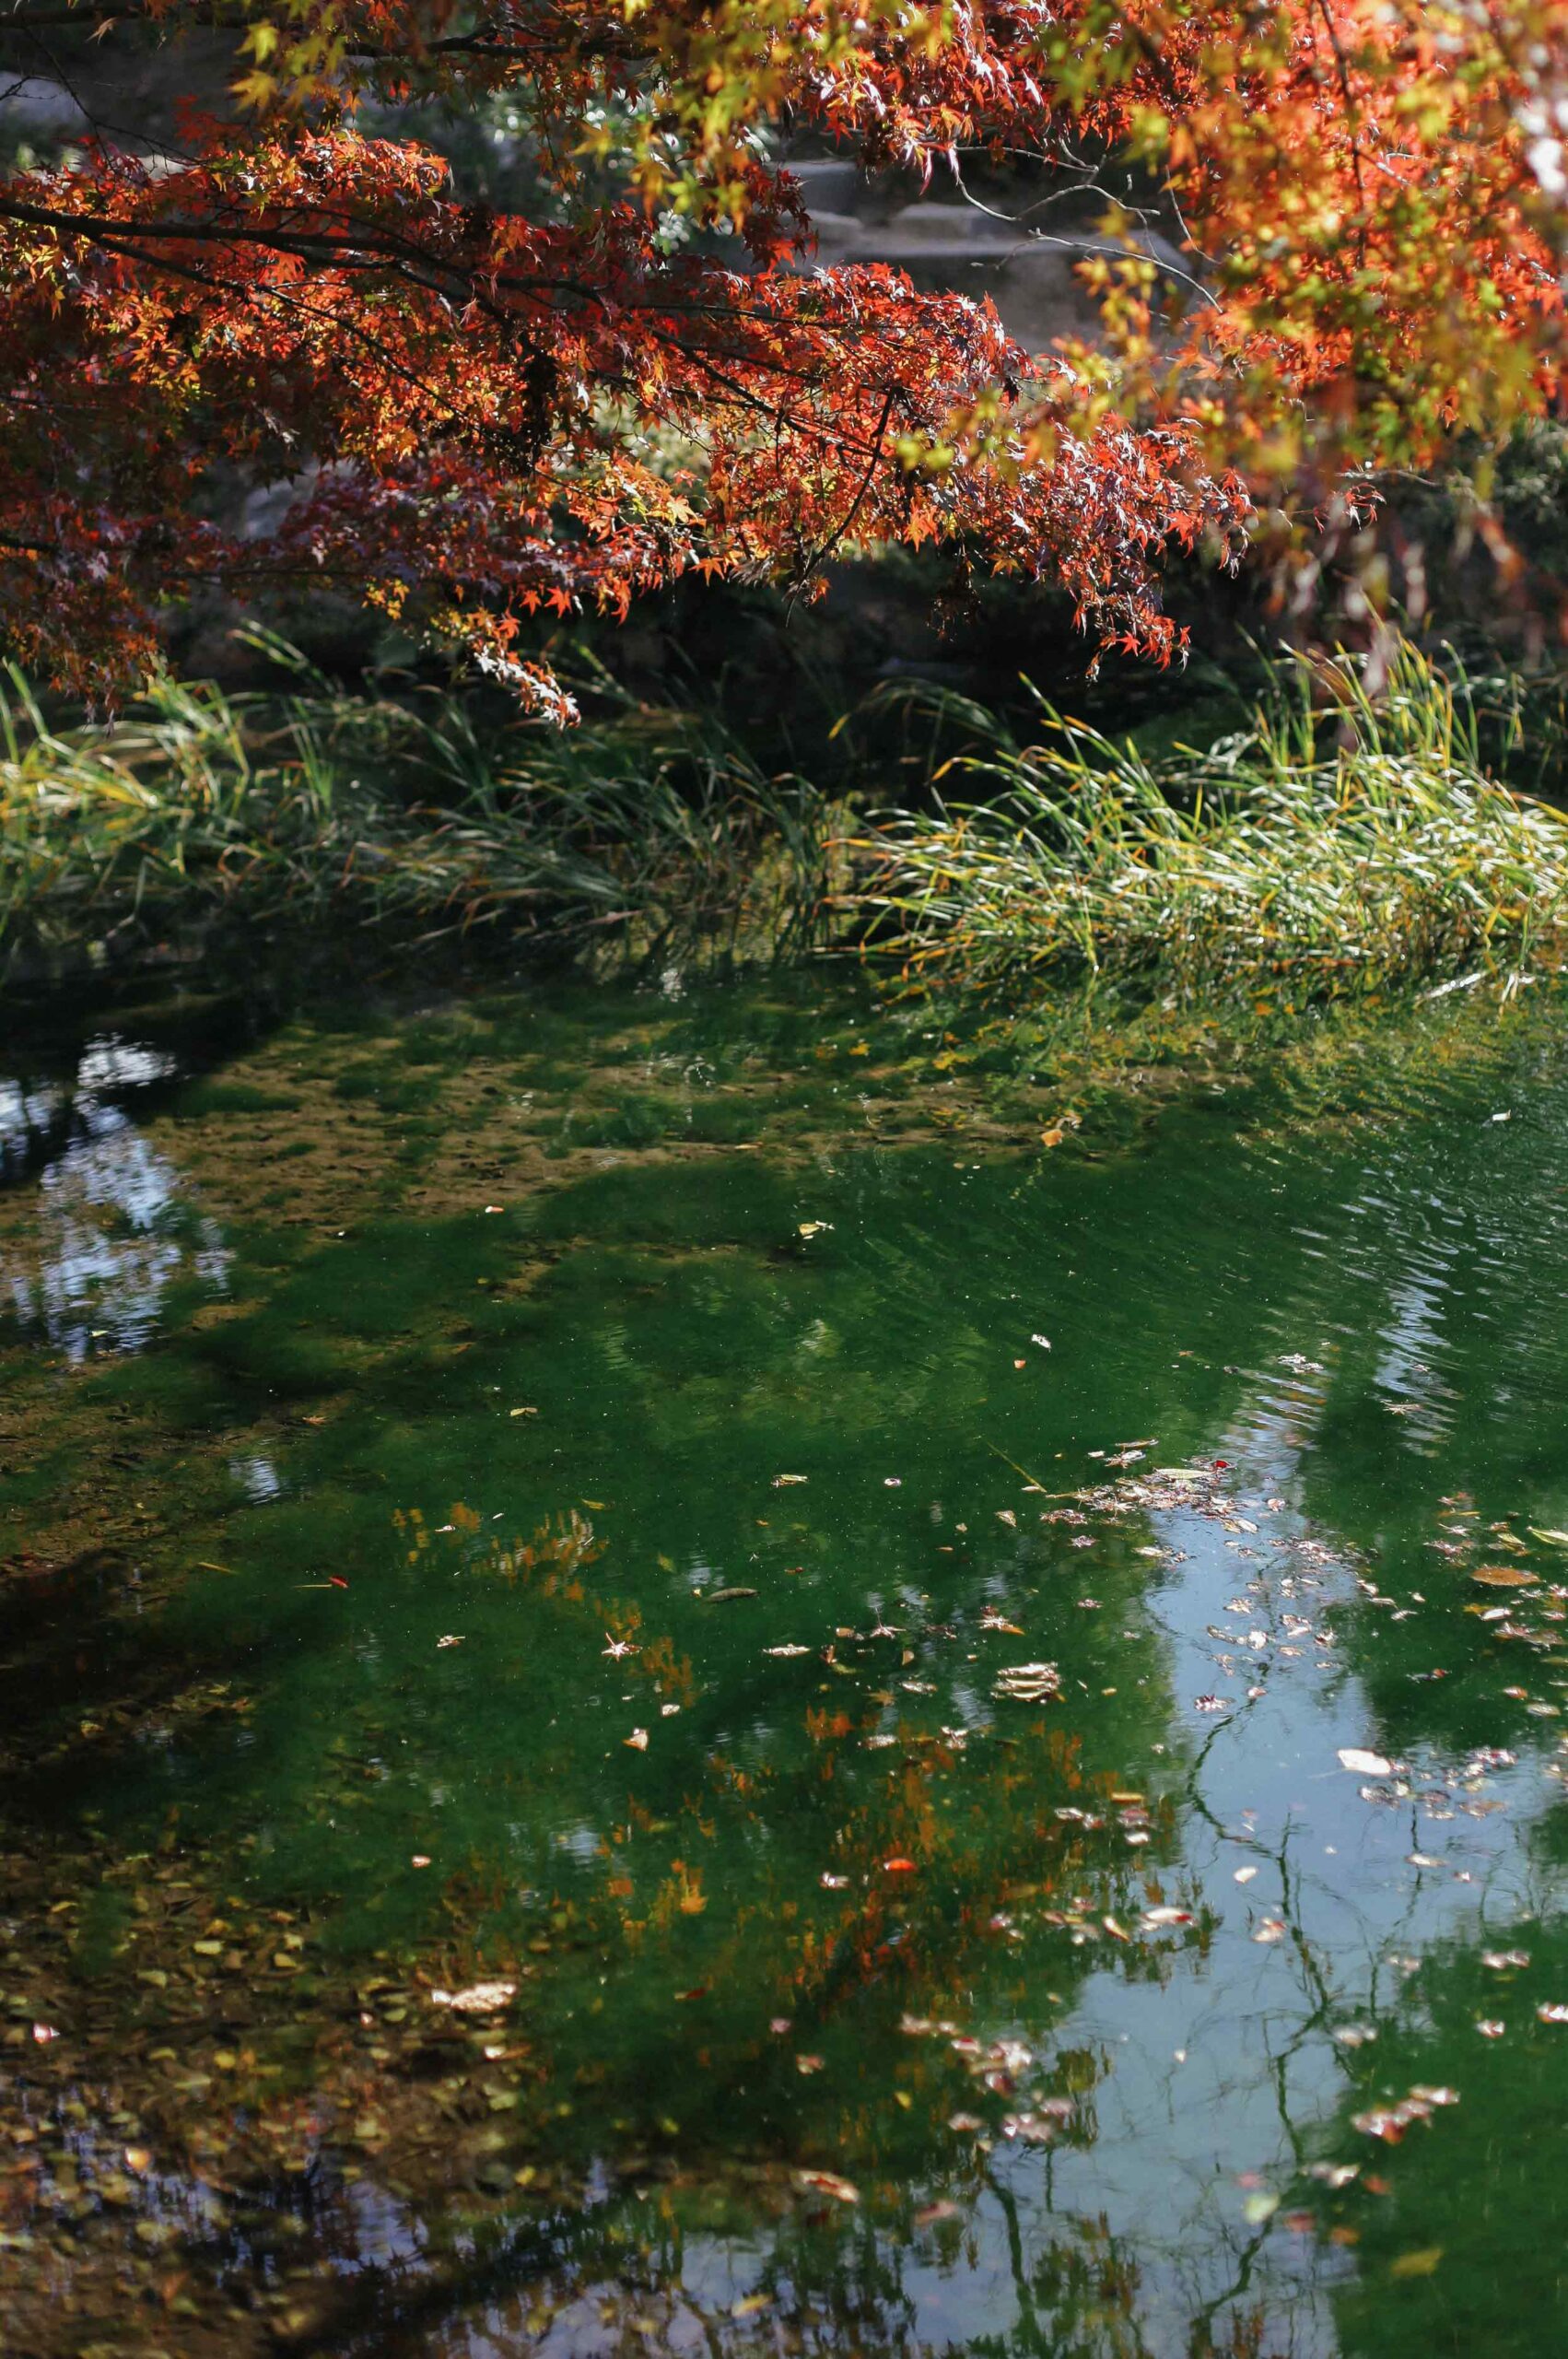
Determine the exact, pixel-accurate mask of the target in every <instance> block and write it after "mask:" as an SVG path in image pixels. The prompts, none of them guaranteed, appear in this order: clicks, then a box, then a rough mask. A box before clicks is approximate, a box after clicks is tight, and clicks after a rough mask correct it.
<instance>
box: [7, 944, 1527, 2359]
mask: <svg viewBox="0 0 1568 2359" xmlns="http://www.w3.org/2000/svg"><path fill="white" fill-rule="evenodd" d="M1356 1021H1357V1023H1358V1024H1360V1025H1362V1028H1361V1029H1356V1028H1354V1027H1352V1025H1351V1024H1350V1023H1349V1022H1348V1021H1347V1023H1346V1025H1345V1026H1344V1027H1343V1028H1342V1029H1341V1031H1340V1032H1339V1033H1337V1034H1336V1033H1334V1032H1333V1031H1332V1028H1331V1027H1329V1028H1328V1029H1324V1028H1321V1027H1320V1028H1318V1029H1316V1030H1315V1031H1313V1032H1311V1033H1310V1034H1309V1033H1308V1032H1306V1031H1305V1030H1304V1031H1303V1032H1302V1033H1301V1035H1300V1036H1299V1037H1298V1038H1295V1039H1287V1040H1284V1041H1283V1043H1282V1044H1281V1042H1280V1041H1278V1040H1277V1041H1276V1043H1275V1045H1274V1047H1273V1049H1272V1050H1271V1051H1270V1054H1269V1055H1268V1056H1267V1057H1265V1055H1264V1054H1263V1052H1262V1050H1259V1049H1256V1048H1255V1049H1254V1050H1253V1051H1251V1052H1250V1053H1249V1052H1244V1051H1243V1050H1240V1049H1239V1048H1233V1049H1231V1050H1225V1049H1224V1046H1223V1043H1218V1044H1217V1043H1216V1040H1215V1039H1214V1037H1213V1033H1212V1028H1211V1029H1210V1031H1209V1032H1208V1033H1206V1034H1205V1035H1204V1036H1203V1037H1202V1038H1201V1039H1199V1038H1197V1037H1196V1036H1195V1037H1194V1038H1193V1039H1191V1040H1189V1041H1188V1054H1187V1055H1186V1058H1185V1062H1184V1061H1183V1060H1182V1059H1181V1058H1178V1057H1176V1054H1175V1053H1174V1050H1172V1048H1171V1044H1170V1042H1167V1043H1166V1044H1165V1049H1164V1051H1163V1052H1162V1053H1161V1054H1155V1053H1154V1052H1153V1050H1151V1047H1150V1043H1149V1041H1148V1039H1144V1040H1143V1041H1142V1042H1141V1043H1140V1044H1134V1045H1132V1046H1129V1044H1127V1043H1125V1042H1124V1043H1122V1044H1120V1045H1119V1046H1117V1044H1115V1043H1105V1042H1102V1043H1099V1044H1097V1045H1095V1046H1094V1049H1093V1052H1092V1053H1089V1052H1087V1051H1086V1050H1084V1046H1083V1040H1082V1036H1077V1037H1076V1038H1075V1039H1073V1040H1071V1041H1070V1040H1068V1039H1067V1038H1066V1036H1065V1035H1064V1037H1063V1038H1062V1039H1056V1040H1054V1041H1053V1040H1051V1039H1043V1037H1042V1036H1041V1035H1040V1034H1038V1033H1036V1036H1034V1037H1032V1038H1030V1039H1024V1038H1023V1036H1022V1034H1020V1035H1018V1036H1017V1037H1016V1038H1015V1039H1013V1042H1012V1048H1011V1050H1008V1051H1007V1052H1006V1053H1004V1051H1003V1047H1002V1045H1001V1044H1000V1042H999V1041H998V1039H996V1038H994V1037H993V1038H989V1039H981V1040H978V1041H976V1040H968V1041H965V1039H963V1038H961V1037H959V1036H957V1035H955V1034H954V1032H953V1031H952V1030H950V1029H949V1030H944V1029H943V1028H942V1027H940V1026H935V1027H933V1025H932V1024H931V1022H930V1020H929V1018H927V1017H925V1016H923V1015H920V1014H919V1013H918V1012H914V1011H908V1010H906V1011H902V1012H895V1013H893V1014H891V1015H884V1016H882V1017H880V1018H879V1017H877V1016H876V1015H874V1012H873V1011H872V1010H871V1009H870V1008H869V1006H868V1005H867V1003H865V1002H864V1001H863V1000H862V999H860V997H858V996H857V995H856V993H855V992H853V991H851V990H848V988H846V989H845V990H843V991H842V992H839V991H838V989H837V986H834V987H832V988H831V989H829V988H827V987H825V986H821V985H819V986H816V987H815V989H814V992H813V993H810V994H808V993H807V992H804V991H801V990H796V989H794V988H793V987H792V986H790V985H788V984H779V983H773V984H769V985H768V986H766V987H757V988H756V989H755V990H752V991H743V990H731V991H725V992H720V991H713V992H696V993H691V994H685V995H683V994H681V993H679V992H666V993H657V992H656V993H651V994H649V993H643V994H635V993H632V992H608V991H607V992H600V993H597V994H589V993H573V992H566V991H557V992H552V993H544V992H535V993H532V994H530V995H524V994H521V993H515V994H508V993H505V992H498V991H494V990H491V991H486V992H481V993H477V994H473V995H470V996H468V997H466V998H461V997H454V998H452V999H450V1000H447V1001H442V1002H439V1003H430V1004H429V1005H427V1006H425V1007H424V1008H422V1009H417V1010H413V1011H409V1010H406V1009H400V1008H399V1007H398V1006H396V1005H395V1004H392V1003H389V1002H387V1001H384V1000H383V1001H381V1002H378V1003H361V1004H356V1005H339V1006H336V1007H334V1008H333V1009H331V1010H328V1011H322V1010H319V1009H312V1008H311V1007H310V1006H309V1005H306V1006H304V1007H296V1008H294V1009H292V1010H289V1009H287V1008H286V1009H284V1010H283V1011H282V1012H280V1013H275V1014H274V1015H269V1016H268V1018H267V1020H266V1021H265V1022H263V1023H257V1022H252V1021H249V1020H244V1019H242V1018H241V1017H240V1016H238V1015H230V1014H228V1013H225V1014H223V1015H222V1016H221V1018H220V1019H215V1020H214V1021H213V1022H211V1023H209V1022H208V1021H207V1018H206V1017H205V1015H203V1014H202V1013H201V1012H200V1011H197V1012H195V1013H194V1014H193V1012H192V1011H191V1010H189V1009H187V1010H185V1011H184V1013H183V1015H181V1018H180V1021H179V1022H176V1021H175V1019H174V1017H173V1016H172V1015H167V1014H164V1015H159V1014H158V1013H157V1012H156V1011H155V1012H151V1013H149V1012H146V1011H144V1013H143V1015H142V1016H141V1017H140V1018H139V1019H137V1020H136V1021H135V1022H134V1021H132V1020H131V1018H130V1016H129V1015H127V1013H126V1012H125V1011H124V1010H119V1011H115V1013H114V1021H113V1023H112V1024H111V1023H109V1022H107V1021H100V1022H99V1023H98V1024H97V1025H96V1026H95V1025H93V1024H90V1023H88V1022H87V1021H86V1019H85V1018H83V1019H78V1018H77V1017H76V1016H75V1015H73V1017H72V1019H71V1022H70V1023H69V1024H64V1025H63V1026H62V1027H61V1029H60V1031H59V1033H58V1034H57V1036H56V1037H55V1038H54V1039H53V1040H51V1039H49V1038H48V1037H47V1034H46V1031H45V1029H43V1028H41V1029H40V1031H39V1034H38V1039H37V1042H36V1043H35V1044H34V1046H33V1048H32V1049H31V1050H29V1062H25V1063H24V1062H22V1061H20V1060H18V1062H17V1065H16V1072H15V1075H14V1078H13V1080H12V1081H11V1082H10V1083H9V1084H8V1085H5V1086H0V1113H4V1120H5V1121H6V1125H7V1128H6V1138H7V1140H8V1141H10V1142H12V1143H13V1144H12V1145H10V1146H8V1148H7V1152H8V1153H10V1154H11V1161H10V1163H9V1164H8V1166H7V1175H6V1176H7V1185H6V1191H5V1192H4V1195H3V1197H0V1285H3V1290H4V1299H5V1300H6V1302H7V1303H8V1305H9V1306H10V1308H9V1312H8V1318H9V1324H8V1326H7V1327H6V1329H5V1330H4V1331H0V1369H3V1372H4V1384H5V1391H4V1394H3V1395H0V1458H3V1460H4V1462H5V1468H6V1478H7V1492H8V1499H7V1507H6V1534H7V1536H6V1542H5V1546H6V1549H7V1551H8V1552H9V1553H8V1555H7V1559H6V1576H5V1588H4V1592H3V1596H4V1605H5V1642H4V1647H3V1649H0V1723H3V1734H0V1748H3V1751H4V1757H5V1766H6V1790H5V1797H4V1803H3V1810H4V1818H5V1832H6V1845H7V1852H8V1856H9V1858H10V1860H11V1861H12V1863H13V1865H12V1873H11V1876H10V1879H9V1882H10V1890H9V1893H8V1896H7V1901H6V1910H5V1916H4V1919H0V2000H3V2003H4V2007H5V2010H6V2013H5V2014H4V2017H3V2020H4V2023H5V2024H6V2026H7V2028H6V2030H5V2031H4V2033H3V2034H0V2038H3V2039H4V2042H5V2045H4V2047H3V2048H0V2073H3V2087H0V2109H3V2112H4V2116H5V2118H6V2125H7V2128H8V2130H9V2131H10V2132H11V2134H12V2137H13V2140H14V2148H13V2151H14V2152H15V2153H16V2154H18V2156H19V2157H20V2162H19V2165H18V2167H17V2168H16V2169H15V2170H13V2171H12V2172H11V2173H10V2174H9V2176H8V2177H6V2180H5V2181H4V2194H3V2196H0V2223H3V2224H0V2237H3V2238H4V2240H5V2241H4V2248H5V2251H6V2256H7V2260H8V2264H9V2266H8V2271H7V2273H8V2277H9V2279H10V2283H9V2284H8V2286H7V2289H6V2292H5V2293H4V2294H3V2295H0V2309H8V2316H6V2321H5V2323H6V2331H7V2332H8V2333H9V2334H10V2335H11V2337H12V2339H13V2340H14V2341H16V2343H17V2346H18V2348H20V2349H25V2350H33V2349H37V2350H38V2351H40V2352H42V2353H54V2352H56V2351H58V2352H60V2353H65V2352H67V2351H69V2352H71V2353H83V2354H85V2353H88V2352H89V2351H92V2352H96V2351H97V2350H98V2349H99V2346H101V2348H102V2349H103V2350H104V2351H105V2352H107V2351H110V2350H113V2351H116V2352H118V2351H121V2350H127V2351H133V2352H146V2353H152V2352H154V2351H157V2350H161V2351H165V2352H173V2351H176V2350H179V2351H181V2352H184V2351H190V2352H192V2353H197V2352H202V2351H205V2350H208V2349H213V2350H216V2349H224V2350H249V2349H252V2348H254V2349H255V2350H257V2351H261V2350H264V2349H277V2348H283V2349H297V2350H300V2351H303V2350H307V2349H310V2350H321V2351H323V2352H325V2351H333V2352H341V2353H360V2352H364V2353H369V2352H371V2351H375V2352H378V2353H380V2352H396V2353H404V2352H407V2353H415V2352H431V2353H451V2354H453V2359H455V2355H456V2354H458V2353H463V2354H469V2353H491V2352H494V2353H503V2352H513V2351H523V2350H527V2351H534V2350H538V2351H542V2352H546V2353H552V2354H567V2353H574V2354H575V2353H582V2354H589V2353H599V2352H605V2353H609V2352H616V2353H619V2352H621V2351H624V2350H626V2351H629V2350H641V2351H646V2350H649V2349H661V2350H662V2349H669V2350H673V2351H684V2350H685V2349H688V2348H689V2349H691V2350H693V2351H696V2350H697V2349H699V2348H701V2349H706V2350H708V2351H719V2352H725V2353H729V2352H734V2353H751V2352H753V2351H758V2352H760V2351H762V2350H764V2349H766V2350H767V2351H770V2352H775V2351H801V2352H807V2351H811V2352H815V2351H821V2352H824V2353H827V2352H849V2351H860V2352H866V2353H882V2352H887V2353H895V2352H896V2353H911V2354H913V2353H928V2352H930V2353H936V2352H952V2351H959V2350H962V2351H965V2352H970V2353H976V2354H982V2353H986V2354H989V2353H1013V2352H1017V2353H1035V2352H1038V2353H1047V2352H1048V2353H1074V2354H1077V2353H1082V2354H1084V2359H1089V2354H1094V2359H1100V2354H1106V2359H1111V2354H1121V2353H1147V2354H1149V2359H1167V2354H1169V2359H1203V2355H1204V2354H1206V2353H1229V2354H1234V2359H1242V2354H1244V2353H1250V2354H1253V2359H1264V2354H1275V2359H1279V2355H1280V2354H1283V2353H1286V2352H1289V2353H1292V2354H1293V2359H1316V2354H1318V2353H1321V2354H1324V2359H1328V2354H1330V2353H1344V2354H1346V2359H1350V2354H1352V2353H1362V2352H1363V2351H1366V2350H1369V2349H1370V2348H1371V2347H1372V2344H1373V2341H1374V2339H1375V2338H1376V2339H1377V2340H1379V2341H1382V2342H1383V2343H1385V2344H1386V2345H1388V2346H1389V2347H1391V2348H1392V2349H1394V2350H1395V2351H1398V2350H1402V2349H1404V2348H1406V2347H1409V2348H1410V2350H1412V2351H1414V2350H1415V2349H1417V2348H1420V2349H1422V2350H1449V2349H1452V2350H1453V2351H1454V2352H1455V2353H1458V2352H1459V2351H1461V2350H1470V2349H1475V2348H1480V2347H1485V2348H1487V2349H1489V2350H1490V2349H1496V2350H1498V2351H1500V2352H1502V2351H1511V2350H1513V2349H1515V2348H1518V2349H1520V2350H1523V2349H1524V2348H1525V2347H1526V2339H1527V2335H1529V2334H1534V2335H1535V2336H1536V2338H1537V2340H1536V2341H1535V2342H1534V2343H1533V2344H1531V2346H1530V2347H1532V2348H1539V2347H1542V2345H1541V2341H1540V2337H1541V2335H1542V2333H1543V2332H1544V2334H1545V2339H1546V2341H1547V2342H1550V2341H1552V2339H1553V2330H1555V2329H1556V2328H1557V2326H1558V2323H1559V2316H1560V2312H1561V2309H1562V2293H1561V2289H1560V2287H1559V2285H1558V2281H1557V2274H1556V2261H1555V2259H1554V2257H1553V2256H1554V2254H1555V2251H1556V2249H1557V2248H1558V2245H1559V2243H1560V2230H1561V2225H1562V2223H1561V2219H1560V2216H1559V2215H1560V2211H1561V2199H1560V2197H1559V2196H1558V2194H1557V2193H1556V2188H1557V2186H1558V2185H1559V2184H1560V2180H1561V2175H1560V2174H1558V2173H1555V2172H1554V2170H1553V2161H1554V2158H1555V2157H1556V2149H1557V2143H1558V2135H1559V2133H1558V2130H1557V2128H1556V2118H1557V2114H1558V2112H1559V2111H1560V2110H1561V2100H1562V2096H1563V2095H1568V2087H1563V2086H1562V2085H1560V2084H1561V2083H1562V2082H1563V2076H1564V2074H1565V2073H1568V2025H1559V2023H1558V2021H1557V2018H1556V2017H1555V2016H1553V2015H1552V2014H1550V2012H1549V2013H1547V2014H1546V2015H1545V2016H1543V2015H1542V2014H1541V2013H1539V2010H1540V2009H1541V2008H1546V2009H1548V2010H1550V2008H1551V2007H1552V2006H1553V2005H1554V2004H1556V2003H1557V2001H1568V1988H1564V1989H1561V1990H1558V1989H1555V1986H1554V1985H1553V1983H1552V1979H1551V1978H1552V1973H1553V1970H1554V1966H1555V1964H1556V1963H1557V1953H1558V1951H1559V1950H1560V1949H1561V1947H1562V1939H1561V1927H1562V1895H1561V1882H1562V1848H1563V1847H1562V1837H1561V1824H1562V1805H1561V1784H1560V1781H1559V1772H1560V1769H1561V1766H1562V1763H1561V1759H1560V1756H1559V1751H1558V1747H1559V1743H1560V1739H1559V1734H1558V1731H1557V1729H1556V1727H1555V1725H1554V1723H1556V1722H1557V1721H1559V1720H1560V1719H1561V1718H1562V1710H1563V1707H1562V1695H1563V1693H1564V1692H1565V1691H1568V1649H1564V1648H1563V1646H1562V1640H1561V1637H1560V1636H1559V1630H1560V1625H1562V1616H1563V1614H1564V1611H1565V1610H1568V1589H1565V1588H1564V1586H1563V1582H1562V1579H1560V1578H1559V1577H1560V1576H1562V1574H1563V1572H1564V1568H1565V1567H1568V1537H1564V1535H1565V1534H1568V1496H1563V1495H1564V1494H1565V1493H1568V1463H1565V1462H1564V1461H1563V1458H1562V1448H1561V1438H1560V1437H1561V1409H1560V1404H1561V1402H1562V1398H1563V1392H1564V1380H1565V1378H1568V1368H1565V1367H1564V1365H1563V1362H1564V1352H1565V1344H1564V1339H1563V1336H1562V1330H1561V1322H1560V1319H1559V1317H1558V1313H1557V1305H1558V1303H1559V1301H1560V1299H1561V1297H1562V1290H1563V1282H1564V1277H1565V1276H1568V1250H1565V1247H1568V1229H1565V1227H1564V1215H1563V1209H1562V1183H1561V1181H1560V1180H1559V1177H1558V1173H1559V1170H1560V1168H1561V1147H1562V1138H1563V1136H1564V1134H1565V1133H1568V1078H1565V1075H1564V1072H1563V1067H1562V1052H1561V1049H1560V1047H1559V1044H1558V1040H1557V1038H1556V1031H1555V1011H1554V1009H1551V1008H1543V1009H1542V1010H1540V1011H1539V1012H1535V1013H1531V1012H1528V1011H1518V1010H1515V1011H1513V1012H1511V1013H1510V1014H1509V1015H1506V1016H1498V1015H1495V1014H1492V1015H1490V1016H1487V1015H1482V1014H1480V1013H1479V1012H1477V1011H1474V1010H1471V1011H1469V1012H1467V1013H1465V1015H1463V1016H1462V1017H1461V1016H1460V1015H1457V1014H1456V1013H1455V1012H1454V1011H1452V1010H1450V1009H1445V1010H1444V1011H1442V1012H1441V1015H1439V1014H1438V1013H1435V1012H1425V1013H1420V1012H1418V1013H1411V1014H1404V1015H1398V1014H1394V1013H1390V1014H1388V1015H1386V1016H1385V1017H1384V1018H1382V1019H1379V1020H1378V1022H1377V1023H1376V1025H1375V1027H1374V1028H1373V1029H1372V1030H1371V1031H1370V1032H1369V1031H1368V1030H1366V1029H1365V1027H1364V1020H1363V1019H1359V1018H1358V1019H1357V1020H1356ZM73 1027H75V1028H74V1029H73ZM181 1027H183V1029H181ZM1173 1038H1174V1035H1173ZM1009 1055H1010V1056H1011V1058H1012V1062H1011V1063H1009V1062H1008V1057H1009ZM7 1090H8V1094H6V1091H7ZM4 1109H10V1110H9V1112H8V1113H5V1112H4ZM1042 1136H1044V1137H1045V1138H1047V1139H1051V1140H1053V1141H1054V1142H1056V1143H1055V1144H1050V1145H1044V1144H1042ZM1515 1955H1519V1956H1524V1955H1527V1956H1528V1958H1529V1961H1530V1962H1529V1964H1528V1966H1520V1965H1516V1964H1512V1963H1504V1965H1502V1966H1498V1965H1495V1964H1489V1963H1487V1960H1488V1958H1489V1957H1495V1956H1503V1957H1504V1958H1505V1959H1511V1958H1513V1957H1515ZM1478 2020H1480V2021H1482V2022H1483V2023H1485V2024H1486V2025H1492V2026H1493V2027H1492V2028H1487V2029H1478V2028H1477V2023H1478ZM1496 2024H1501V2025H1502V2028H1501V2029H1500V2030H1499V2029H1497V2028H1495V2025H1496ZM1560 2058H1561V2059H1562V2061H1559V2059H1560ZM1451 2100H1457V2102H1454V2101H1451ZM1400 2107H1403V2108H1405V2110H1404V2112H1403V2113H1400V2111H1399V2108H1400ZM1369 2122H1370V2123H1371V2125H1372V2126H1370V2127H1369V2126H1367V2125H1368V2123H1369ZM1390 2131H1392V2132H1393V2135H1392V2136H1391V2135H1390V2134H1389V2133H1390ZM1486 2336H1490V2337H1491V2340H1490V2341H1486V2340H1485V2337H1486ZM1467 2337H1468V2338H1469V2339H1468V2340H1467V2339H1466V2338H1467ZM1445 2338H1446V2340H1445ZM1510 2338H1512V2339H1510ZM1556 2339H1559V2340H1560V2339H1561V2335H1560V2334H1558V2335H1557V2338H1556Z"/></svg>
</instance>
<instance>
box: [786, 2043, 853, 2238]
mask: <svg viewBox="0 0 1568 2359" xmlns="http://www.w3.org/2000/svg"><path fill="white" fill-rule="evenodd" d="M819 2061H820V2059H819ZM795 2185H796V2186H797V2187H798V2188H801V2189H808V2190H810V2191H811V2192H813V2193H814V2194H817V2195H831V2196H833V2197H834V2198H835V2199H836V2200H837V2201H838V2202H840V2203H858V2202H859V2201H860V2189H859V2188H858V2187H857V2186H856V2185H855V2182H854V2180H853V2179H848V2178H840V2177H839V2176H838V2174H837V2171H797V2172H796V2173H795Z"/></svg>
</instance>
